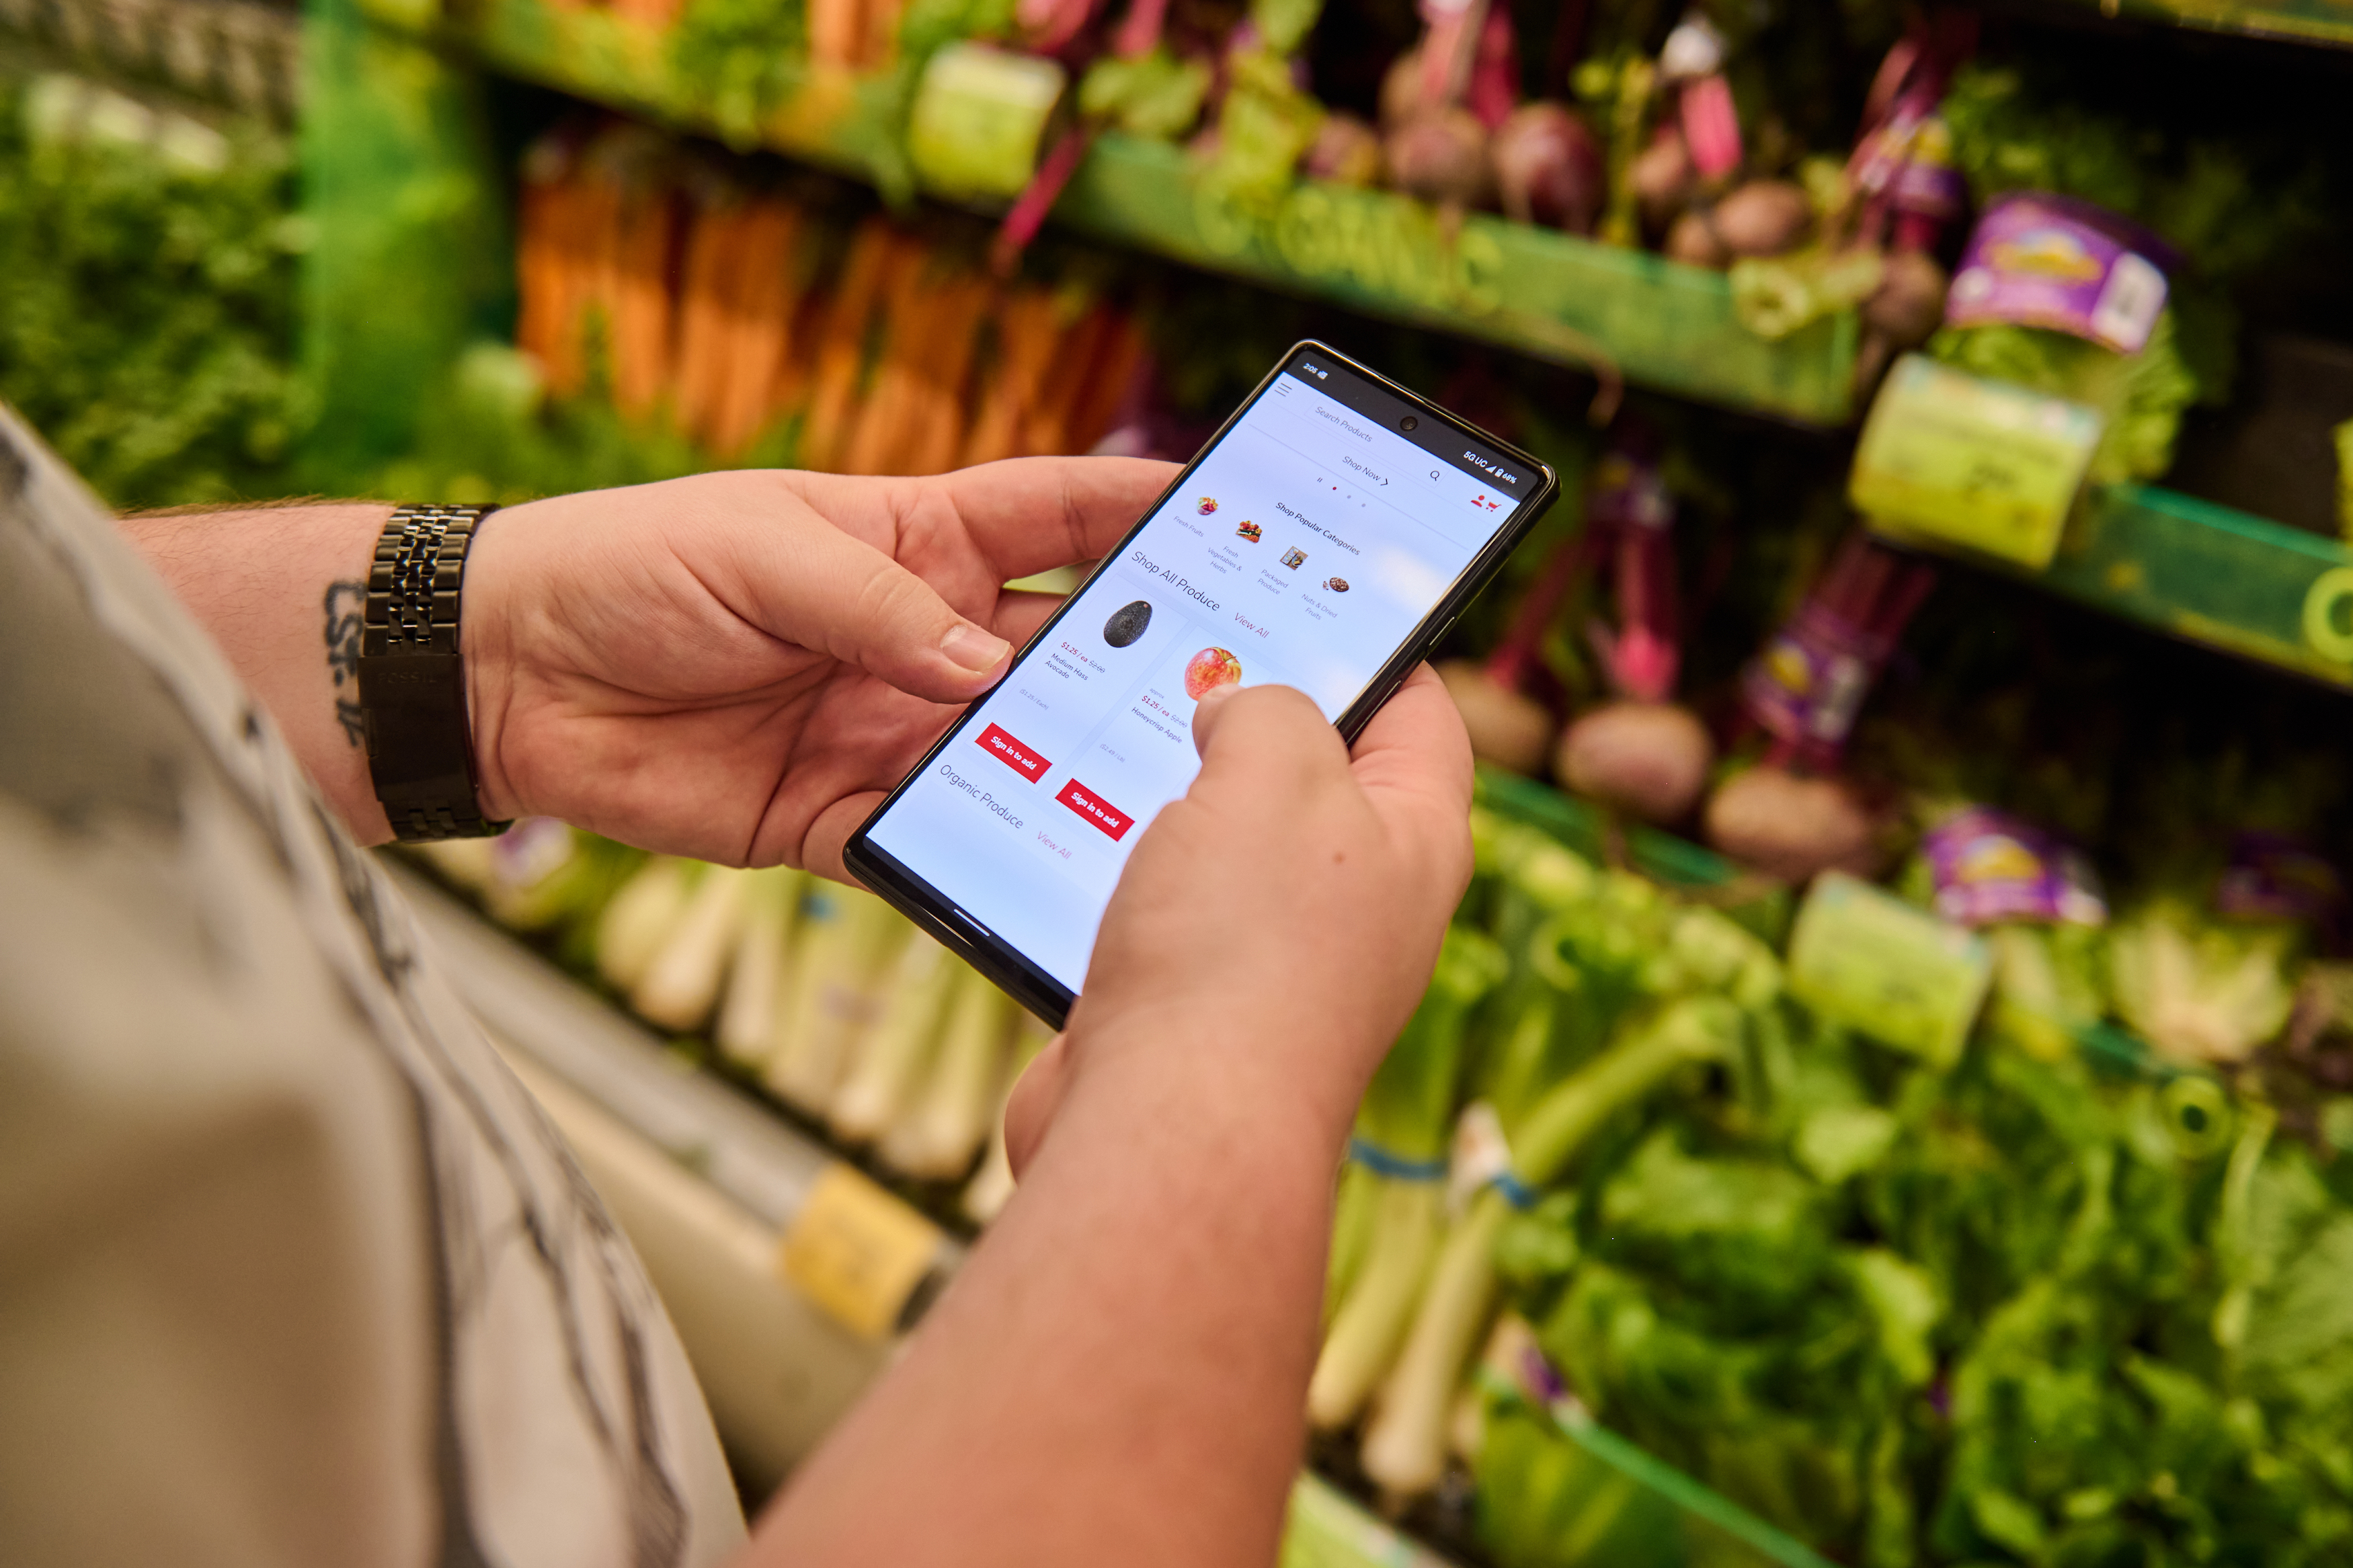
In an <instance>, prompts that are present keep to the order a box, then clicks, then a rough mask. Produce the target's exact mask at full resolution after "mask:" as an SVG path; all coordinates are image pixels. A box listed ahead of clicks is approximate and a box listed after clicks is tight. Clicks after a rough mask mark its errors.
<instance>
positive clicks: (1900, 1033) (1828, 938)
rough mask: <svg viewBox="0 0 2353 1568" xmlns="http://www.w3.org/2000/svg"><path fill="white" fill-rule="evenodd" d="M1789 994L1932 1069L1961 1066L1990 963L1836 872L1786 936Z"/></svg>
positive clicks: (1942, 927) (1944, 930)
mask: <svg viewBox="0 0 2353 1568" xmlns="http://www.w3.org/2000/svg"><path fill="white" fill-rule="evenodd" d="M1788 978H1789V994H1791V995H1793V996H1795V997H1796V998H1797V999H1798V1000H1799V1001H1800V1002H1803V1003H1804V1004H1805V1005H1807V1006H1809V1007H1811V1008H1813V1009H1814V1010H1815V1011H1816V1012H1818V1013H1820V1014H1821V1015H1822V1016H1824V1017H1826V1018H1829V1019H1831V1020H1832V1021H1833V1022H1835V1023H1840V1024H1844V1025H1846V1026H1848V1027H1850V1028H1852V1029H1855V1030H1858V1031H1860V1032H1861V1033H1862V1034H1866V1035H1869V1036H1870V1037H1872V1038H1873V1039H1874V1040H1877V1041H1879V1042H1880V1043H1881V1044H1883V1045H1888V1046H1894V1047H1895V1048H1896V1049H1898V1050H1902V1051H1909V1052H1910V1053H1912V1054H1913V1055H1914V1056H1916V1057H1923V1058H1926V1059H1927V1060H1929V1061H1931V1062H1934V1063H1936V1065H1937V1066H1939V1067H1950V1066H1951V1065H1952V1064H1953V1063H1954V1062H1956V1061H1957V1060H1958V1059H1960V1055H1961V1047H1963V1046H1964V1045H1966V1044H1968V1037H1969V1026H1971V1025H1972V1024H1974V1023H1975V1022H1976V1021H1977V1016H1978V1007H1979V1006H1981V1005H1983V1004H1984V1002H1985V996H1986V990H1987V987H1988V986H1989V984H1991V983H1992V980H1993V954H1992V952H1991V951H1990V950H1989V949H1988V948H1987V946H1986V944H1985V943H1984V942H1981V941H1979V940H1978V938H1977V937H1976V936H1975V935H1973V934H1971V933H1970V932H1969V931H1966V930H1964V929H1963V928H1962V927H1960V926H1957V925H1955V924H1953V923H1952V922H1951V921H1946V920H1940V919H1939V918H1937V917H1936V916H1935V915H1932V914H1930V913H1929V912H1928V911H1927V910H1923V909H1918V908H1915V907H1914V906H1913V905H1911V904H1907V903H1905V901H1904V900H1901V899H1898V898H1896V897H1894V896H1893V895H1892V894H1888V893H1883V892H1881V891H1880V890H1879V889H1877V888H1874V887H1873V886H1872V885H1871V884H1870V883H1868V882H1863V881H1858V880H1856V879H1854V878H1852V877H1849V876H1844V875H1841V873H1839V872H1836V871H1825V872H1823V873H1822V874H1821V875H1820V876H1819V877H1817V878H1815V879H1814V886H1813V889H1812V891H1810V892H1809V893H1808V894H1807V895H1806V902H1805V907H1804V908H1802V909H1800V910H1799V911H1798V920H1797V924H1796V925H1795V926H1794V927H1793V928H1792V929H1791V931H1790V932H1789V968H1788Z"/></svg>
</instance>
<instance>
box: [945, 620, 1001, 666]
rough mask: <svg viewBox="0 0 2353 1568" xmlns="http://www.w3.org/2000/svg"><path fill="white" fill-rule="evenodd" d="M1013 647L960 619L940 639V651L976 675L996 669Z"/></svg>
mask: <svg viewBox="0 0 2353 1568" xmlns="http://www.w3.org/2000/svg"><path fill="white" fill-rule="evenodd" d="M1012 649H1013V645H1012V644H1011V643H1009V642H1007V641H1006V640H1005V639H1004V638H1003V637H996V636H993V635H991V634H990V633H987V632H985V631H982V630H981V629H980V628H979V627H978V626H974V625H973V624H972V623H971V622H970V621H958V622H957V623H956V624H955V626H950V627H949V628H948V635H947V636H946V637H942V638H941V639H940V651H941V652H942V653H944V654H945V655H947V656H948V658H950V659H952V660H954V661H955V663H957V664H960V665H962V666H963V667H964V668H966V669H968V670H971V671H972V672H973V673H974V674H975V675H979V674H982V673H984V672H985V671H987V670H991V669H995V668H997V661H998V660H1000V659H1002V658H1004V657H1005V656H1006V655H1007V654H1008V653H1009V652H1011V651H1012Z"/></svg>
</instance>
